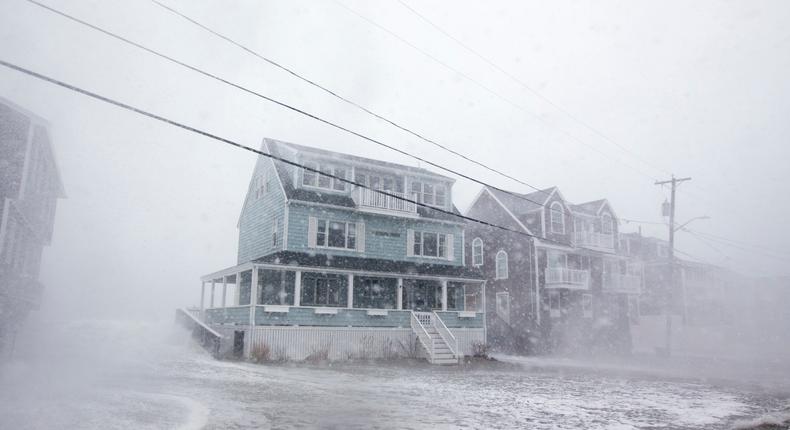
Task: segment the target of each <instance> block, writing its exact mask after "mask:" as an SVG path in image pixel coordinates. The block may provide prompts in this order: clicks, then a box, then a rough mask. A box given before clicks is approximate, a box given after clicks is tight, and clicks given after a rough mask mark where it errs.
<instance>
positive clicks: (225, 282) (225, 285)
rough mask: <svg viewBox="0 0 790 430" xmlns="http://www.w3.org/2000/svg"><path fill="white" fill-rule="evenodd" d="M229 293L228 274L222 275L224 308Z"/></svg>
mask: <svg viewBox="0 0 790 430" xmlns="http://www.w3.org/2000/svg"><path fill="white" fill-rule="evenodd" d="M227 295H228V277H227V276H223V277H222V307H223V308H224V307H225V305H226V303H225V296H227Z"/></svg>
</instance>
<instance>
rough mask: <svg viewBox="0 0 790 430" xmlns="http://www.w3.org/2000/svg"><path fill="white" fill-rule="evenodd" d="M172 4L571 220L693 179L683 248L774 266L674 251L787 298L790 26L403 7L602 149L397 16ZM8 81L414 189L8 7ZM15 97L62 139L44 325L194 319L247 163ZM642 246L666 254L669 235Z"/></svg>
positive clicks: (635, 204) (262, 110)
mask: <svg viewBox="0 0 790 430" xmlns="http://www.w3.org/2000/svg"><path fill="white" fill-rule="evenodd" d="M163 1H164V2H165V3H167V4H169V5H172V6H174V7H177V8H178V9H180V10H182V11H183V12H185V13H187V14H189V15H191V16H193V17H194V18H196V19H198V20H200V21H201V22H203V23H205V24H207V25H209V26H211V27H213V28H215V29H216V30H219V31H220V32H223V33H225V34H227V35H228V36H230V37H232V38H234V39H236V40H238V41H240V42H242V43H244V44H246V45H247V46H249V47H250V48H252V49H255V50H257V51H259V52H261V53H263V54H264V55H267V56H269V57H271V58H272V59H274V60H276V61H278V62H281V63H282V64H285V65H287V66H289V67H291V68H293V69H294V70H296V71H298V72H299V73H301V74H303V75H304V76H306V77H309V78H311V79H313V80H315V81H317V82H320V83H322V84H324V85H325V86H327V87H329V88H332V89H334V90H336V91H337V92H338V93H341V94H343V95H345V96H347V97H349V98H351V99H353V100H355V101H357V102H359V103H360V104H363V105H365V106H367V107H369V108H370V109H372V110H374V111H376V112H379V113H381V114H383V115H384V116H387V117H389V118H391V119H393V120H396V121H398V122H399V123H401V124H404V125H406V126H408V127H410V128H412V129H413V130H416V131H418V132H420V133H423V134H424V135H426V136H429V137H430V138H432V139H434V140H436V141H439V142H441V143H443V144H445V145H447V146H450V147H452V148H453V149H455V150H457V151H459V152H462V153H464V154H467V155H469V156H471V157H474V158H475V159H477V160H480V161H481V162H484V163H486V164H489V165H492V166H495V167H496V168H498V169H500V170H502V171H505V172H508V173H510V174H512V175H514V176H517V177H518V178H520V179H522V180H524V181H525V182H528V183H530V184H532V185H535V186H538V187H548V186H551V185H557V186H559V187H560V189H561V191H562V193H563V194H564V196H565V197H566V198H567V199H569V200H571V201H572V202H576V203H581V202H584V201H589V200H594V199H598V198H604V197H605V198H608V199H609V200H610V201H611V203H612V204H613V206H614V208H615V211H616V213H617V214H618V216H619V217H621V218H630V219H635V220H642V221H649V222H653V223H658V222H661V221H662V218H661V217H660V204H661V202H663V201H664V199H665V198H666V197H667V196H668V191H667V190H666V189H662V188H661V187H658V186H656V185H654V184H653V182H654V181H655V180H656V179H666V178H667V177H668V176H669V174H671V173H675V174H677V175H678V176H691V177H693V180H692V181H691V182H688V183H685V184H683V185H682V187H681V188H680V190H679V193H678V221H679V222H683V221H685V220H687V219H690V218H693V217H696V216H702V215H707V216H710V217H711V219H710V220H699V221H695V222H694V223H693V224H692V225H690V227H691V228H692V229H694V230H696V231H699V232H703V233H706V234H713V235H717V236H722V237H726V238H728V239H730V240H733V241H737V242H738V243H741V242H743V243H746V244H751V245H750V246H756V247H759V248H748V249H747V248H737V247H733V246H729V245H725V244H723V243H721V242H706V241H702V240H701V239H699V238H698V237H696V236H693V235H690V234H688V233H679V235H678V245H677V247H678V249H679V250H681V251H683V252H685V253H688V254H691V255H693V256H695V258H698V259H701V260H703V261H707V262H710V263H715V264H723V265H731V266H732V267H734V268H736V269H737V270H740V271H741V272H743V273H746V274H754V275H765V274H788V269H787V263H788V262H790V251H788V248H787V246H786V244H787V243H790V228H788V227H787V219H788V216H789V215H790V203H789V202H788V195H790V186H789V185H788V183H789V181H788V179H790V169H788V168H787V166H786V164H787V162H788V160H790V145H788V136H790V121H788V117H790V80H789V79H788V78H787V76H788V75H789V74H790V73H789V72H790V29H788V27H787V25H786V24H787V22H790V3H788V2H785V1H695V2H687V1H654V2H647V1H606V2H602V1H596V2H592V1H552V2H537V1H534V2H533V1H530V2H522V1H513V2H459V1H452V2H450V1H443V2H441V1H430V2H416V1H414V0H404V1H406V2H407V3H408V4H409V5H410V6H412V7H413V8H414V9H415V10H417V11H419V12H420V13H422V14H423V15H424V16H426V17H428V18H429V19H431V20H433V21H434V22H435V23H436V24H438V25H439V26H440V27H441V28H442V29H444V30H445V31H447V32H448V33H449V34H451V35H453V36H454V37H456V38H458V39H459V40H461V41H463V42H464V43H465V44H467V45H468V46H470V47H472V48H473V49H475V50H476V51H478V52H480V53H482V54H483V55H484V56H486V57H487V58H489V59H490V60H491V61H493V62H494V63H495V64H497V65H498V66H500V67H501V68H502V69H504V70H505V71H507V72H508V73H509V74H511V75H512V76H515V77H517V78H518V79H519V80H520V81H521V83H523V84H525V85H526V86H528V87H529V88H531V89H532V90H533V91H534V92H537V93H539V94H541V95H542V96H543V97H545V98H548V99H550V100H551V101H552V102H553V103H554V104H556V105H558V106H560V107H562V108H563V109H564V110H565V111H567V112H569V113H570V114H571V115H572V116H573V117H575V118H577V119H580V120H581V121H583V122H584V123H586V124H589V125H591V126H593V127H594V129H595V130H596V132H593V131H591V130H590V129H587V128H585V127H584V126H583V125H581V124H580V123H579V122H578V121H576V120H574V119H572V118H570V117H569V116H568V115H566V114H564V113H563V112H561V111H559V110H558V109H556V108H555V107H554V106H552V105H551V104H549V103H547V102H546V101H544V100H543V99H541V98H540V97H538V96H536V95H535V93H534V92H531V91H528V90H527V89H526V88H525V87H524V86H523V85H522V84H520V83H518V82H515V81H513V80H512V79H510V78H508V77H507V76H506V75H504V74H503V73H501V72H500V71H498V70H497V69H495V68H493V67H492V66H491V65H489V64H487V63H486V62H484V61H483V60H481V59H480V58H478V57H477V56H475V55H474V54H472V53H470V52H468V51H466V50H464V49H463V48H462V47H461V46H459V45H458V44H456V43H455V42H453V41H452V40H451V39H448V38H447V37H445V36H444V35H442V34H441V33H440V32H438V31H437V30H436V29H434V28H432V27H431V26H429V25H428V24H427V23H425V22H424V21H422V20H420V19H419V18H418V17H417V16H415V15H414V14H413V13H412V12H410V11H409V10H408V9H407V8H405V7H404V6H403V5H402V4H400V3H399V2H398V1H397V0H387V1H378V2H367V1H359V0H342V2H335V1H325V2H318V1H305V0H299V1H292V0H288V1H285V0H283V1H244V2H234V3H233V6H232V7H230V6H229V4H230V3H229V2H224V1H222V2H221V1H213V2H190V1H174V0H163ZM46 3H47V4H51V5H53V6H55V7H57V8H59V9H62V10H63V11H65V12H68V13H70V14H73V15H76V16H77V17H79V18H82V19H84V20H87V21H89V22H91V23H93V24H96V25H99V26H102V27H104V28H106V29H109V30H112V31H114V32H117V33H119V34H121V35H123V36H125V37H128V38H130V39H132V40H134V41H137V42H140V43H142V44H144V45H146V46H149V47H151V48H155V49H157V50H161V51H163V52H165V53H167V54H168V55H172V56H174V57H176V58H178V59H180V60H183V61H185V62H188V63H190V64H194V65H195V66H197V67H200V68H203V69H205V70H207V71H210V72H212V73H215V74H218V75H221V76H223V77H226V78H227V79H229V80H232V81H234V82H238V83H241V84H243V85H245V86H248V87H250V88H252V89H255V90H256V91H259V92H262V93H265V94H267V95H269V96H271V97H274V98H277V99H280V100H283V101H286V102H288V103H290V104H292V105H294V106H297V107H299V108H303V109H305V110H308V111H310V112H313V113H316V114H319V115H321V116H323V117H326V118H327V119H330V120H332V121H336V122H338V123H340V124H342V125H344V126H347V127H349V128H351V129H353V130H356V131H359V132H362V133H364V134H367V135H369V136H371V137H375V138H378V139H381V140H383V141H385V142H387V143H388V144H391V145H393V146H396V147H399V148H402V149H405V150H407V151H410V152H413V153H415V154H419V155H420V156H422V157H424V158H427V159H429V160H432V161H436V162H440V163H442V164H445V165H447V166H448V167H450V168H453V169H458V170H463V171H464V172H466V173H468V174H469V175H472V176H474V177H477V178H480V179H482V180H485V181H488V182H490V183H492V184H496V185H497V186H500V187H503V188H508V189H512V190H514V191H518V192H529V191H531V189H530V188H528V187H525V186H523V185H519V184H517V183H513V182H512V181H509V180H507V179H505V178H502V177H499V176H497V175H495V174H491V173H490V172H488V171H486V170H484V169H481V168H478V167H475V166H473V165H470V164H469V163H467V162H464V161H462V160H459V159H457V158H455V157H453V156H451V155H449V154H447V153H445V152H441V151H439V150H436V149H435V148H433V147H431V146H429V145H428V144H426V143H424V142H422V141H420V140H418V139H416V138H414V137H412V136H410V135H408V134H406V133H403V132H399V131H398V130H396V129H394V128H392V127H391V126H388V125H386V124H385V123H382V122H381V121H378V120H375V119H373V118H371V117H370V116H368V115H366V114H364V113H362V112H360V111H359V110H357V109H355V108H353V107H349V106H348V105H345V104H343V103H342V102H340V101H338V100H337V99H334V98H332V97H331V96H329V95H327V94H325V93H322V92H320V91H319V90H317V89H315V88H313V87H310V86H309V85H307V84H305V83H303V82H301V81H299V80H297V79H295V78H293V77H291V76H289V75H288V74H286V73H284V72H282V71H280V70H278V69H276V68H274V67H272V66H271V65H268V64H266V63H264V62H262V61H260V60H259V59H257V58H255V57H253V56H251V55H249V54H247V53H245V52H243V51H241V50H240V49H238V48H236V47H233V46H231V45H229V44H228V43H226V42H224V41H222V40H219V39H217V38H216V37H214V36H211V35H210V34H207V33H205V32H204V31H202V30H201V29H199V28H197V27H195V26H194V25H192V24H190V23H188V22H186V21H184V20H182V19H181V18H179V17H177V16H175V15H173V14H171V13H170V12H167V11H165V10H164V9H162V8H160V7H159V6H157V5H155V4H153V3H151V2H149V1H148V0H134V1H125V2H121V1H83V2H77V1H58V2H55V1H52V0H49V1H46ZM357 14H359V15H362V16H364V17H365V18H366V19H367V20H369V21H366V20H365V19H363V18H361V17H360V16H358V15H357ZM370 21H372V22H375V23H378V24H379V25H381V26H383V27H385V28H386V29H388V30H390V31H391V32H393V33H395V34H397V35H398V37H400V38H402V39H404V40H405V41H406V42H407V43H409V44H412V45H414V46H416V47H418V48H419V49H421V50H422V51H423V52H424V53H427V54H428V55H430V56H432V57H434V58H435V60H434V59H431V58H429V56H427V55H425V54H424V53H421V52H419V51H417V50H415V49H414V48H413V47H411V46H409V45H408V44H407V43H404V42H403V41H401V40H399V39H398V38H396V37H395V36H393V35H392V34H389V33H387V32H385V31H384V30H382V29H381V28H378V27H376V26H375V25H374V24H372V23H371V22H370ZM0 58H2V59H3V60H6V61H10V62H13V63H16V64H19V65H22V66H25V67H28V68H31V69H33V70H35V71H38V72H41V73H44V74H48V75H51V76H53V77H56V78H58V79H62V80H65V81H68V82H70V83H73V84H76V85H79V86H82V87H84V88H86V89H89V90H92V91H96V92H99V93H101V94H105V95H107V96H110V97H114V98H117V99H119V100H121V101H124V102H126V103H129V104H132V105H135V106H138V107H142V108H145V109H149V110H151V111H154V112H156V113H158V114H161V115H164V116H169V117H172V118H174V119H176V120H179V121H182V122H185V123H188V124H191V125H194V126H196V127H199V128H202V129H204V130H207V131H210V132H213V133H216V134H219V135H221V136H224V137H227V138H230V139H234V140H236V141H239V142H241V143H244V144H247V145H250V146H258V145H259V143H260V140H261V138H263V137H272V138H277V139H282V140H286V141H292V142H296V143H301V144H305V145H311V146H317V147H321V148H325V149H330V150H337V151H343V152H348V153H352V154H357V155H362V156H368V157H373V158H379V159H387V160H393V161H397V162H402V163H404V164H409V165H417V163H416V162H415V161H414V160H412V159H409V158H407V157H404V156H400V155H398V154H395V153H392V152H388V151H387V150H385V149H383V148H380V147H377V146H374V145H373V144H371V143H369V142H366V141H364V140H361V139H359V138H356V137H353V136H350V135H348V134H345V133H343V132H340V131H338V130H335V129H332V128H330V127H328V126H326V125H322V124H320V123H318V122H316V121H314V120H310V119H307V118H305V117H302V116H299V115H298V114H295V113H293V112H289V111H287V110H284V109H283V108H281V107H278V106H276V105H273V104H271V103H269V102H266V101H264V100H261V99H258V98H256V97H254V96H251V95H249V94H245V93H243V92H240V91H239V90H237V89H233V88H230V87H228V86H225V85H222V84H220V83H218V82H216V81H212V80H210V79H208V78H205V77H202V76H200V75H198V74H196V73H194V72H190V71H188V70H185V69H183V68H180V67H178V66H176V65H173V64H170V63H167V62H165V61H164V60H161V59H158V58H156V57H153V56H152V55H150V54H147V53H145V52H142V51H140V50H137V49H135V48H132V47H129V46H125V45H123V44H121V43H120V42H118V41H116V40H112V39H110V38H108V37H107V36H104V35H102V34H100V33H97V32H96V31H93V30H90V29H87V28H85V27H82V26H79V25H78V24H75V23H73V22H69V21H67V20H65V19H64V18H63V17H60V16H57V15H54V14H52V13H51V12H48V11H46V10H43V9H41V8H39V7H37V6H35V5H32V4H30V3H28V2H26V1H23V0H5V1H2V2H0ZM443 64H444V65H443ZM448 66H449V68H448ZM450 68H452V69H455V70H456V71H459V72H461V73H460V74H459V73H458V72H456V71H453V70H450ZM0 96H2V97H5V98H8V99H11V100H12V101H14V102H16V103H17V104H19V105H22V106H24V107H26V108H27V109H30V110H32V111H35V112H37V113H38V114H39V115H40V116H42V117H44V118H46V119H48V120H49V122H50V123H51V132H52V137H53V142H54V147H55V151H56V154H57V158H58V162H59V165H60V169H61V172H62V176H63V181H64V184H65V188H66V191H67V194H68V199H67V200H64V201H61V202H60V204H59V206H58V214H57V218H56V226H55V236H54V240H53V243H52V246H51V247H50V248H49V249H48V250H47V251H46V253H45V260H44V264H45V267H44V269H43V273H42V278H43V280H44V282H45V283H46V284H47V285H48V290H47V297H46V300H47V302H46V303H45V307H44V309H45V310H48V311H52V312H57V314H58V315H59V314H60V313H62V312H64V311H63V310H64V309H66V310H67V311H66V314H69V312H70V313H71V314H75V315H82V316H87V315H98V316H111V315H129V316H133V315H141V314H150V315H167V313H168V312H171V311H172V308H173V307H174V306H181V305H191V304H195V303H197V300H198V296H199V294H198V291H199V286H200V284H199V281H198V278H199V276H200V275H202V274H205V273H209V272H213V271H215V270H219V269H222V268H225V267H228V266H231V265H233V264H235V257H236V244H237V230H236V220H237V217H238V214H239V211H240V208H241V204H242V201H243V198H244V193H245V191H246V187H247V183H248V181H249V179H250V174H251V169H252V167H253V164H254V162H255V158H254V156H253V155H251V154H250V153H248V152H245V151H241V150H238V149H233V148H230V147H227V146H224V145H221V144H218V143H217V142H214V141H211V140H208V139H206V138H202V137H199V136H196V135H193V134H190V133H188V132H186V131H182V130H179V129H174V128H173V127H170V126H166V125H163V124H160V123H156V122H154V121H152V120H148V119H145V118H142V117H140V116H137V115H135V114H132V113H129V112H125V111H121V110H119V109H117V108H114V107H111V106H108V105H105V104H102V103H101V102H98V101H94V100H90V99H87V98H86V97H84V96H80V95H77V94H74V93H71V92H69V91H67V90H64V89H61V88H57V87H54V86H52V85H51V84H47V83H43V82H39V81H36V80H34V79H33V78H29V77H26V76H22V75H20V74H19V73H17V72H14V71H10V70H8V69H5V68H1V67H0ZM598 133H600V134H603V135H604V136H606V139H605V138H603V137H602V136H601V135H599V134H598ZM612 142H614V143H612ZM479 189H480V187H479V186H478V185H477V184H474V183H471V182H468V181H465V180H459V181H458V182H457V184H456V186H455V190H454V192H455V202H456V205H457V206H458V207H459V208H460V209H461V210H462V211H463V210H465V209H466V208H467V207H468V205H469V203H470V202H471V200H472V198H474V196H475V195H476V193H477V192H478V191H479ZM642 227H643V231H644V232H645V233H646V234H653V235H661V237H665V236H666V228H665V227H662V226H660V225H656V224H644V225H643V226H642ZM637 228H638V224H634V223H623V224H622V226H621V229H622V230H623V231H636V229H637ZM768 250H773V251H771V252H769V251H768ZM681 256H682V255H681Z"/></svg>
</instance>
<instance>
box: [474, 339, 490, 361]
mask: <svg viewBox="0 0 790 430" xmlns="http://www.w3.org/2000/svg"><path fill="white" fill-rule="evenodd" d="M472 356H473V357H480V358H488V345H486V344H485V343H483V342H472Z"/></svg>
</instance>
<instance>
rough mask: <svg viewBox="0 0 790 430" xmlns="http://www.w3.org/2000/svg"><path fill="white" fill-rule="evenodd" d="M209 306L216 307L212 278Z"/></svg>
mask: <svg viewBox="0 0 790 430" xmlns="http://www.w3.org/2000/svg"><path fill="white" fill-rule="evenodd" d="M208 306H209V307H210V308H213V307H214V280H213V279H212V280H211V298H210V299H209V300H208Z"/></svg>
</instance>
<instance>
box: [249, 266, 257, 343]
mask: <svg viewBox="0 0 790 430" xmlns="http://www.w3.org/2000/svg"><path fill="white" fill-rule="evenodd" d="M252 267H253V268H252V279H250V328H252V327H254V326H255V305H257V304H258V268H257V267H255V266H252Z"/></svg>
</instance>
